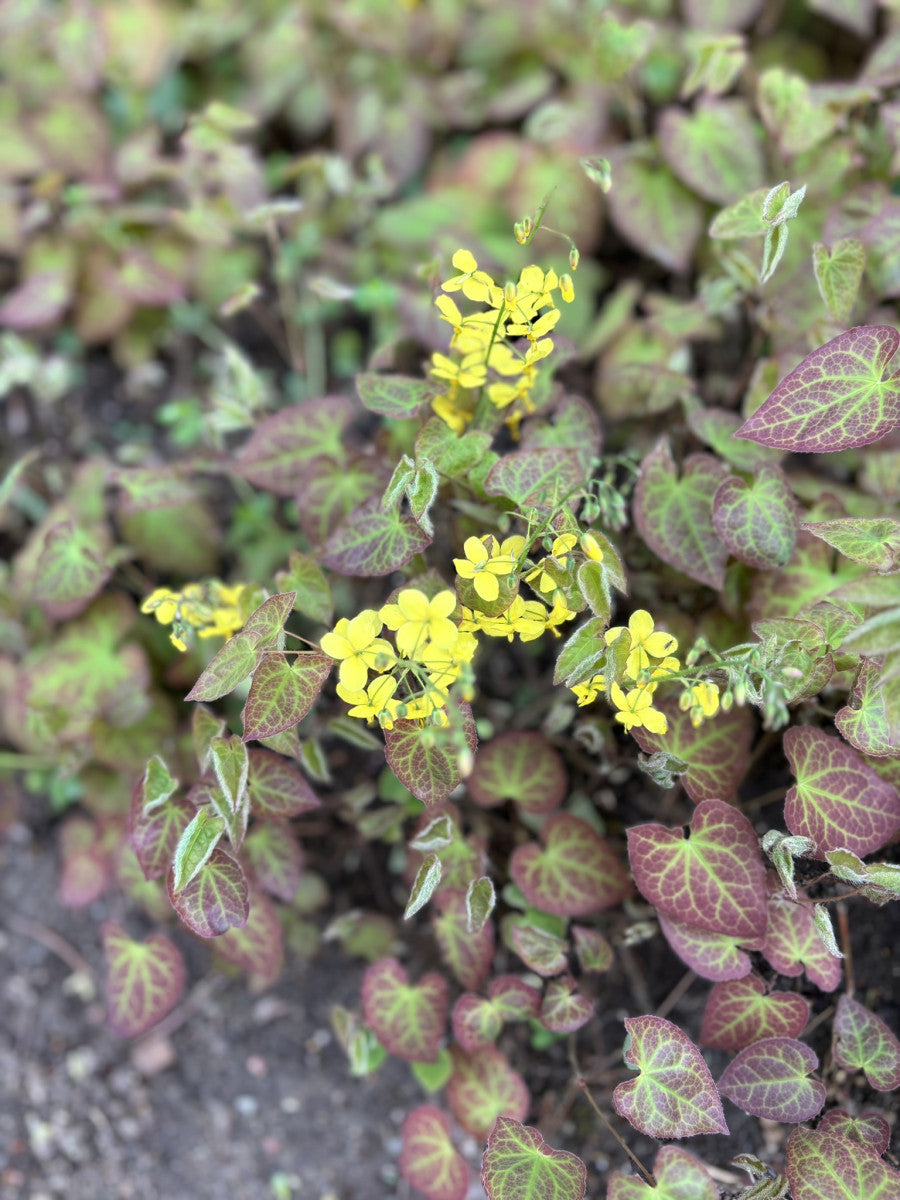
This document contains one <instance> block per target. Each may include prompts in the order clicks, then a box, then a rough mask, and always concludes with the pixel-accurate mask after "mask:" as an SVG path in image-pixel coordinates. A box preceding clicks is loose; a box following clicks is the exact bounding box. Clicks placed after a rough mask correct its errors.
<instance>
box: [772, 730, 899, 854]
mask: <svg viewBox="0 0 900 1200" xmlns="http://www.w3.org/2000/svg"><path fill="white" fill-rule="evenodd" d="M784 751H785V754H786V755H787V758H788V762H789V763H790V764H791V770H792V771H793V772H794V775H795V776H796V779H797V782H796V784H795V785H794V787H792V788H791V789H790V791H789V792H788V794H787V796H786V797H785V803H784V820H785V824H786V825H787V827H788V829H789V830H790V831H791V833H795V834H799V835H800V836H802V837H808V838H811V839H812V841H813V842H814V843H815V845H816V849H815V851H813V854H814V856H815V857H816V858H820V859H824V857H825V853H826V851H828V850H837V849H843V850H850V851H852V853H854V854H857V855H859V857H860V858H864V857H865V856H866V855H867V854H872V853H874V852H875V851H876V850H880V849H881V847H882V846H884V845H886V844H887V842H889V841H890V840H891V838H892V837H893V835H894V834H895V833H896V832H897V830H898V829H900V793H898V791H897V789H896V788H895V787H893V786H892V785H891V784H889V783H887V782H886V781H885V780H884V779H882V778H881V776H880V775H878V774H877V772H876V771H874V770H873V769H872V767H870V766H868V764H867V763H866V762H865V761H864V759H862V758H861V757H860V755H859V754H857V752H856V751H855V750H853V749H851V748H850V747H849V746H847V745H846V744H845V743H844V742H842V741H841V740H840V739H839V738H833V737H829V736H828V734H827V733H823V732H822V731H821V730H820V729H814V728H813V727H812V726H803V727H800V726H797V727H794V728H793V729H788V730H787V732H786V733H785V735H784Z"/></svg>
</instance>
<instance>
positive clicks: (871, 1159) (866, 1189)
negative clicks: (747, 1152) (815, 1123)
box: [785, 1125, 900, 1200]
mask: <svg viewBox="0 0 900 1200" xmlns="http://www.w3.org/2000/svg"><path fill="white" fill-rule="evenodd" d="M785 1173H786V1175H787V1177H788V1182H789V1183H790V1185H791V1196H792V1197H793V1200H897V1197H898V1196H900V1172H897V1171H895V1170H893V1169H892V1168H891V1167H889V1166H888V1165H887V1163H886V1162H884V1160H883V1159H881V1158H880V1157H879V1156H878V1155H877V1154H875V1152H874V1150H872V1149H871V1148H870V1147H868V1146H864V1145H862V1144H861V1143H858V1142H853V1141H850V1139H849V1138H845V1137H841V1136H840V1135H839V1134H836V1133H832V1132H830V1131H827V1132H824V1133H823V1132H822V1131H821V1130H820V1129H807V1128H806V1127H805V1126H803V1125H801V1126H799V1127H798V1128H797V1129H794V1130H793V1131H792V1132H791V1136H790V1137H789V1138H788V1144H787V1156H786V1161H785Z"/></svg>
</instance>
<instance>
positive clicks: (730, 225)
mask: <svg viewBox="0 0 900 1200" xmlns="http://www.w3.org/2000/svg"><path fill="white" fill-rule="evenodd" d="M768 195H769V188H766V187H761V188H756V189H755V190H754V191H752V192H748V193H747V195H745V196H741V198H740V200H736V201H735V202H734V204H729V205H728V207H727V208H723V209H722V210H721V211H720V212H718V213H717V214H716V216H715V217H714V219H713V222H712V224H711V225H710V227H709V236H710V237H711V238H721V239H740V240H743V239H744V238H749V237H762V235H763V234H764V233H765V232H766V229H767V226H766V222H765V221H764V220H763V206H764V205H765V202H766V197H767V196H768Z"/></svg>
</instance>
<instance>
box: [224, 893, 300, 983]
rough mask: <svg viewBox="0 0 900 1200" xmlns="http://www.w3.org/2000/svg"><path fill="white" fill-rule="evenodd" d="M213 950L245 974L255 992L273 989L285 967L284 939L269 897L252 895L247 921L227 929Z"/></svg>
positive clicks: (259, 894)
mask: <svg viewBox="0 0 900 1200" xmlns="http://www.w3.org/2000/svg"><path fill="white" fill-rule="evenodd" d="M213 948H214V950H215V953H216V956H217V957H218V958H220V959H222V960H224V961H225V962H227V963H230V964H231V965H232V966H234V967H239V968H240V969H241V970H242V971H246V972H247V974H248V976H249V977H250V980H249V981H250V985H251V987H252V988H253V989H254V990H255V991H263V990H264V989H265V988H270V987H272V985H273V984H274V983H275V982H276V980H277V979H278V976H279V975H280V974H281V971H282V967H283V966H284V935H283V933H282V929H281V922H280V921H279V920H278V913H277V912H276V911H275V905H274V904H273V903H272V901H271V900H270V899H269V897H268V896H266V895H264V894H263V893H262V892H259V891H253V892H252V893H251V895H250V900H249V911H248V914H247V920H246V921H245V922H244V924H243V925H232V926H230V927H229V928H228V929H226V930H225V932H224V933H223V934H220V935H219V936H218V937H217V938H216V940H215V944H214V947H213Z"/></svg>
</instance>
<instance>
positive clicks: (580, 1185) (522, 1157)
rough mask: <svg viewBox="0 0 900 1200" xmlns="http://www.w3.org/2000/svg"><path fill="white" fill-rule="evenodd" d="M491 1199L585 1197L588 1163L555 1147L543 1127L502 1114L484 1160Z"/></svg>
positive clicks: (484, 1182)
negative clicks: (538, 1127)
mask: <svg viewBox="0 0 900 1200" xmlns="http://www.w3.org/2000/svg"><path fill="white" fill-rule="evenodd" d="M481 1185H482V1187H483V1188H484V1190H485V1192H486V1193H487V1196H488V1200H583V1197H584V1193H585V1190H586V1188H587V1170H586V1168H585V1165H584V1163H583V1162H582V1161H581V1159H580V1158H578V1157H577V1156H576V1155H574V1154H570V1153H569V1152H568V1151H567V1150H552V1149H551V1148H550V1147H549V1146H548V1145H547V1144H546V1142H545V1141H544V1139H543V1137H541V1134H540V1132H539V1130H537V1129H532V1127H531V1126H530V1125H522V1124H521V1122H519V1121H516V1120H514V1119H513V1118H512V1117H498V1118H497V1120H496V1121H495V1122H494V1127H493V1129H492V1130H491V1133H490V1136H489V1138H488V1143H487V1148H486V1149H485V1152H484V1157H483V1158H482V1160H481Z"/></svg>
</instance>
